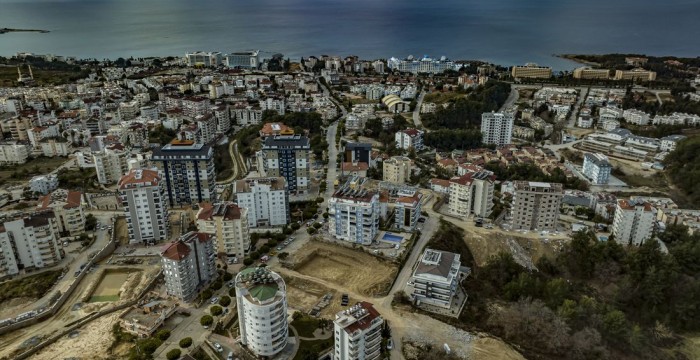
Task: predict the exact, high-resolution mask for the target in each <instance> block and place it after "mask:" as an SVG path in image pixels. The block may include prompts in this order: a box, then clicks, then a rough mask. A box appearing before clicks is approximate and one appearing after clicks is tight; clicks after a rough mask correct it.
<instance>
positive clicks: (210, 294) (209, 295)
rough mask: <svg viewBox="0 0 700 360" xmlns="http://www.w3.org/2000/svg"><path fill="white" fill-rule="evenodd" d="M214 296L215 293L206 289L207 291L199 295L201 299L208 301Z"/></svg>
mask: <svg viewBox="0 0 700 360" xmlns="http://www.w3.org/2000/svg"><path fill="white" fill-rule="evenodd" d="M212 295H214V293H212V292H211V290H209V289H206V290H204V291H202V293H201V294H199V297H200V298H201V299H202V300H208V299H209V298H211V297H212Z"/></svg>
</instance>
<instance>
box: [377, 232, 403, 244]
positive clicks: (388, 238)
mask: <svg viewBox="0 0 700 360" xmlns="http://www.w3.org/2000/svg"><path fill="white" fill-rule="evenodd" d="M382 240H384V241H390V242H401V240H403V236H398V235H393V234H389V233H384V236H382Z"/></svg>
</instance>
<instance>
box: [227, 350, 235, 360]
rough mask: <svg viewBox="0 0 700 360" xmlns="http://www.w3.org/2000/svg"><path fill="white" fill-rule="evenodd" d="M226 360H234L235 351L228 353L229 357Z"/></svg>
mask: <svg viewBox="0 0 700 360" xmlns="http://www.w3.org/2000/svg"><path fill="white" fill-rule="evenodd" d="M226 360H233V351H229V352H228V356H227V357H226Z"/></svg>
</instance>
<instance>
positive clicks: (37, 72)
mask: <svg viewBox="0 0 700 360" xmlns="http://www.w3.org/2000/svg"><path fill="white" fill-rule="evenodd" d="M26 72H27V68H26V67H25V68H23V69H22V73H23V74H24V73H26ZM32 73H33V74H34V81H35V83H36V84H37V85H60V84H65V83H68V82H74V81H76V80H78V79H83V78H85V77H87V76H88V74H89V71H87V70H81V69H80V67H76V68H74V69H73V71H65V70H42V69H36V68H34V67H32ZM0 86H17V67H15V66H7V67H5V66H3V67H0Z"/></svg>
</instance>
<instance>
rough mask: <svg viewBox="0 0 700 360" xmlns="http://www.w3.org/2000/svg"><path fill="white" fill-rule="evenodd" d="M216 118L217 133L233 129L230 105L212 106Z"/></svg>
mask: <svg viewBox="0 0 700 360" xmlns="http://www.w3.org/2000/svg"><path fill="white" fill-rule="evenodd" d="M212 111H213V112H214V117H215V118H216V133H217V134H225V133H227V132H228V131H229V130H231V112H230V111H229V108H228V105H226V104H220V105H217V106H215V107H213V108H212Z"/></svg>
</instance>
